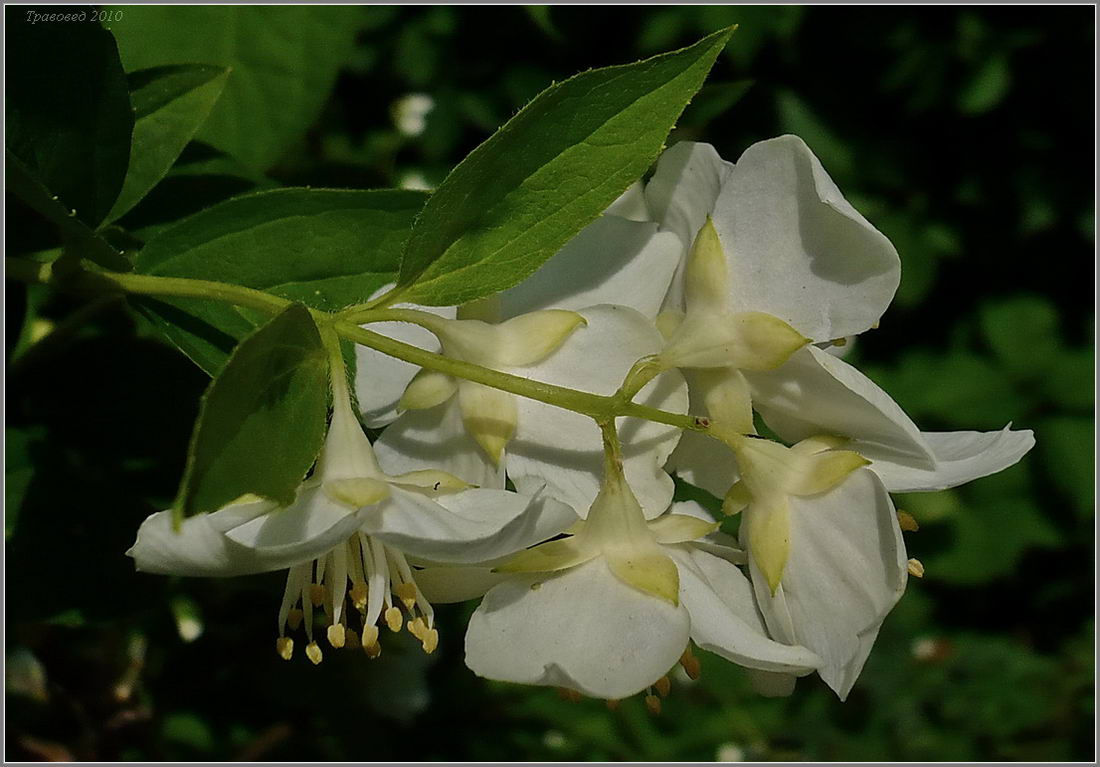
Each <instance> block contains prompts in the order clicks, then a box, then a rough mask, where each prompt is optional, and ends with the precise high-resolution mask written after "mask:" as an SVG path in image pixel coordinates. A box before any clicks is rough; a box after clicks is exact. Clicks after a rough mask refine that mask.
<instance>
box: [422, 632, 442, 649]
mask: <svg viewBox="0 0 1100 767" xmlns="http://www.w3.org/2000/svg"><path fill="white" fill-rule="evenodd" d="M420 647H421V649H422V650H424V653H425V654H426V655H431V654H432V653H433V652H435V648H437V647H439V631H437V630H436V629H427V630H426V631H425V632H424V636H422V637H420Z"/></svg>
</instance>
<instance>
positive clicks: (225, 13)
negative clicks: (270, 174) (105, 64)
mask: <svg viewBox="0 0 1100 767" xmlns="http://www.w3.org/2000/svg"><path fill="white" fill-rule="evenodd" d="M113 8H116V9H117V10H121V11H122V12H123V13H124V14H125V15H124V17H123V18H124V21H121V22H119V23H116V24H113V25H112V27H111V30H112V31H113V32H114V34H115V36H116V38H117V39H118V47H119V52H120V54H121V56H122V61H123V64H124V65H125V67H126V70H127V71H128V72H133V71H135V70H138V69H146V68H149V67H155V66H163V65H168V64H193V63H195V62H204V63H208V64H215V65H218V66H224V67H230V68H231V69H232V70H233V71H232V74H231V75H230V77H229V81H228V83H227V84H226V87H225V93H224V95H223V96H222V98H221V99H220V100H219V102H218V104H217V105H216V106H215V107H214V109H213V111H212V112H211V114H210V117H209V119H208V120H207V121H206V122H205V123H204V124H203V126H202V128H201V130H200V131H199V134H198V136H199V138H201V139H202V140H204V141H206V142H208V143H210V144H211V145H213V146H216V147H218V148H219V149H222V150H224V151H226V152H228V153H229V154H231V155H233V156H235V157H237V158H238V159H240V160H241V161H242V162H244V163H245V164H246V165H248V166H249V167H251V168H253V169H255V170H265V169H267V168H268V167H270V166H271V165H272V164H273V163H274V162H275V161H277V160H278V159H279V158H280V157H281V156H282V154H283V152H284V151H285V150H286V148H287V146H289V145H290V144H291V143H292V142H293V141H294V140H295V139H297V138H298V137H299V136H301V134H302V133H304V132H305V130H306V129H307V128H308V127H309V126H310V125H311V124H312V123H313V121H314V119H315V118H316V116H317V113H318V112H319V111H320V109H321V107H322V106H323V105H324V103H325V100H326V99H327V97H328V93H329V90H330V89H331V87H332V84H333V82H334V81H335V78H336V73H337V71H338V70H339V68H340V66H341V64H342V63H343V62H344V61H345V59H346V57H347V55H348V54H349V53H350V52H351V50H352V47H353V45H354V43H355V36H356V33H357V32H358V29H359V26H360V24H359V21H360V19H361V17H362V15H363V12H362V10H361V9H359V8H354V7H348V6H343V7H341V6H326V7H310V6H209V5H208V6H172V7H167V6H155V5H142V6H119V7H113Z"/></svg>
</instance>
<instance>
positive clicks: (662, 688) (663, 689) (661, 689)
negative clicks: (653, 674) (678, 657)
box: [653, 676, 672, 698]
mask: <svg viewBox="0 0 1100 767" xmlns="http://www.w3.org/2000/svg"><path fill="white" fill-rule="evenodd" d="M653 686H654V687H656V688H657V692H658V694H660V696H661V697H662V698H667V697H668V694H669V693H670V692H672V680H670V679H669V678H668V677H667V676H663V677H661V678H660V679H658V680H657V681H656V682H654V683H653Z"/></svg>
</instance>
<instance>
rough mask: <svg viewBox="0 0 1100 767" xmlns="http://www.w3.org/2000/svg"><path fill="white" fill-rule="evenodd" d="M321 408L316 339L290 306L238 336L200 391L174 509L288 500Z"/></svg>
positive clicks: (306, 319)
mask: <svg viewBox="0 0 1100 767" xmlns="http://www.w3.org/2000/svg"><path fill="white" fill-rule="evenodd" d="M327 407H328V367H327V363H326V356H325V351H324V348H323V347H322V345H321V336H320V334H319V333H318V331H317V326H316V325H315V324H314V323H313V318H312V317H311V316H310V314H309V310H308V309H306V308H305V307H304V306H300V305H298V304H295V305H293V306H291V307H290V308H289V309H287V310H286V311H285V312H283V313H282V314H280V315H278V316H277V317H275V318H274V319H272V320H271V321H270V322H268V323H267V324H266V325H264V326H262V327H261V328H260V329H259V330H257V331H256V332H255V333H253V334H252V335H250V336H249V337H248V338H246V339H245V340H244V341H242V342H241V344H240V345H239V346H238V347H237V349H236V350H235V351H234V352H233V354H232V356H231V357H230V358H229V361H228V362H227V363H226V365H225V367H224V368H223V370H222V371H221V373H219V374H218V376H217V377H216V378H215V379H214V380H213V381H212V382H211V383H210V387H209V388H208V389H207V390H206V394H204V395H203V400H202V407H201V409H200V411H199V418H198V421H197V422H196V424H195V431H194V433H193V434H192V435H191V446H190V449H189V450H188V455H187V467H186V469H185V471H184V475H183V482H182V483H181V485H180V490H179V495H178V497H177V501H176V504H175V506H174V510H175V512H176V513H177V514H179V515H182V516H191V515H193V514H197V513H199V512H204V511H215V510H217V509H219V508H221V507H222V506H225V505H226V504H228V503H230V502H232V501H234V500H235V499H237V498H239V497H240V496H242V495H244V494H245V493H253V494H255V495H258V496H261V497H264V498H270V499H272V500H274V501H276V502H278V503H281V504H287V505H288V504H290V503H291V502H293V500H294V498H295V494H296V492H297V489H298V486H299V484H300V483H301V481H302V478H303V477H304V476H305V474H306V471H308V470H309V467H310V466H312V465H313V462H314V460H315V459H316V458H317V454H318V453H319V452H320V450H321V442H322V440H323V439H324V432H325V414H326V409H327Z"/></svg>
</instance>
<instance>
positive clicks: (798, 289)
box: [646, 136, 901, 341]
mask: <svg viewBox="0 0 1100 767" xmlns="http://www.w3.org/2000/svg"><path fill="white" fill-rule="evenodd" d="M646 199H647V201H648V202H649V207H650V210H652V211H653V214H654V217H655V218H656V219H657V220H658V221H660V222H661V228H662V230H667V231H672V232H675V233H676V234H677V235H678V236H679V237H680V240H681V242H682V247H683V249H684V253H685V255H686V253H687V251H688V249H690V248H691V246H692V244H693V243H694V241H695V237H696V235H697V234H698V233H699V230H700V229H701V228H702V227H703V224H704V223H705V221H706V219H707V217H708V216H710V218H711V219H712V220H713V221H714V226H715V229H716V230H717V234H718V237H719V239H720V240H721V241H722V243H723V244H724V246H725V249H726V253H727V255H728V257H729V270H730V273H731V274H732V275H734V279H733V280H732V281H731V282H730V283H729V285H728V291H729V292H728V296H729V300H730V305H731V306H733V307H736V309H737V311H756V312H763V313H765V314H770V315H772V316H774V317H777V318H779V319H780V320H782V321H783V322H785V323H787V324H788V325H790V326H791V327H793V328H794V329H795V330H797V331H798V332H799V333H801V334H802V335H804V336H807V337H809V338H811V339H812V340H814V341H829V340H831V339H835V338H842V337H844V336H848V335H854V334H857V333H861V332H862V331H864V330H867V329H868V328H870V327H871V326H872V325H874V323H875V322H877V321H878V319H879V317H880V316H881V315H882V313H883V312H884V311H885V310H886V307H887V306H888V305H889V304H890V301H891V299H892V298H893V296H894V292H895V290H897V286H898V282H899V280H900V274H901V271H900V270H901V266H900V261H899V259H898V255H897V251H895V250H894V247H893V246H892V245H891V244H890V241H889V240H888V239H886V237H885V236H883V235H882V233H881V232H879V231H878V230H877V229H875V228H874V227H873V226H871V224H870V223H868V222H867V220H866V219H865V218H863V216H861V215H860V214H859V212H858V211H856V210H855V209H854V208H853V207H852V206H851V205H850V204H848V202H847V201H846V200H845V199H844V197H843V195H842V194H841V193H840V190H839V189H837V187H836V184H834V183H833V181H832V179H830V178H829V176H828V174H827V173H826V172H825V170H824V168H822V167H821V163H820V162H819V161H818V159H817V158H816V157H814V155H813V153H812V152H811V151H810V150H809V148H808V147H807V146H806V144H805V143H803V141H802V139H800V138H798V137H797V136H781V137H779V138H775V139H771V140H769V141H761V142H759V143H757V144H753V145H752V146H751V147H749V148H748V149H747V150H745V152H744V154H742V155H741V157H740V158H739V159H738V160H737V163H736V164H733V163H729V162H726V161H724V160H722V159H721V158H720V157H719V156H718V153H717V152H715V151H714V148H713V147H712V146H710V145H709V144H693V143H680V144H676V145H675V146H673V147H671V148H670V149H668V150H667V151H666V152H665V153H664V154H663V155H662V156H661V159H660V161H659V162H658V164H657V170H656V173H655V174H654V176H653V178H652V180H650V182H649V184H648V185H647V186H646ZM685 266H686V263H684V264H682V266H681V270H680V271H679V272H678V274H677V277H676V279H675V280H674V282H673V285H672V288H671V290H670V291H669V295H668V300H667V301H666V308H668V309H672V310H680V309H682V308H683V307H682V306H681V305H680V303H679V302H680V301H681V300H682V297H683V280H684V277H683V269H684V267H685Z"/></svg>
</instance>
